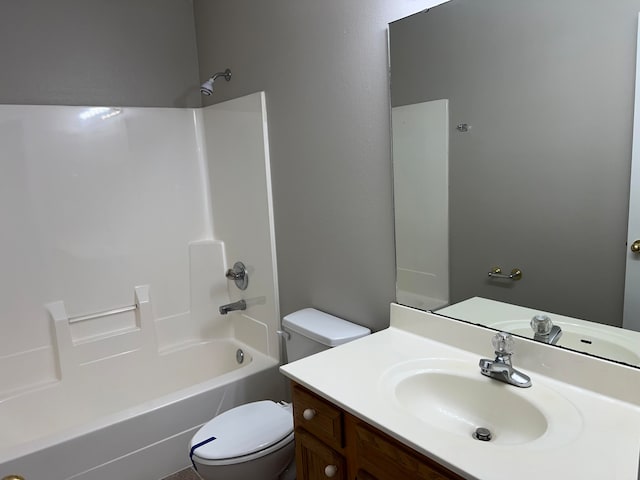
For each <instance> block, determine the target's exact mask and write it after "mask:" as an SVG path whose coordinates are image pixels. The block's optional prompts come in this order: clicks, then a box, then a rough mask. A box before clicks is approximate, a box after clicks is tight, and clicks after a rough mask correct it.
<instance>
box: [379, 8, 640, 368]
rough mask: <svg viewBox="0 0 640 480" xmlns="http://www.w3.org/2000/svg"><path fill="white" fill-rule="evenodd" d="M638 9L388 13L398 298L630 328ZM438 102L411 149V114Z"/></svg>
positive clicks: (434, 305)
mask: <svg viewBox="0 0 640 480" xmlns="http://www.w3.org/2000/svg"><path fill="white" fill-rule="evenodd" d="M639 11H640V0H619V1H616V2H608V1H606V0H544V1H540V2H526V1H524V0H451V1H449V2H447V3H444V4H442V5H439V6H437V7H435V8H432V9H430V10H428V11H426V12H422V13H419V14H416V15H413V16H411V17H408V18H405V19H402V20H398V21H397V22H394V23H392V24H390V26H389V35H390V55H391V103H392V107H393V119H392V120H393V148H394V181H395V192H396V236H397V250H398V251H397V260H398V295H397V297H398V302H399V303H402V304H405V305H409V306H414V307H418V308H424V309H437V308H438V307H440V306H442V305H446V304H450V303H457V302H461V301H464V300H467V299H470V298H472V297H483V298H486V299H491V300H494V301H500V302H503V303H507V304H515V305H520V306H523V307H528V308H531V309H535V310H536V311H538V310H539V311H545V312H554V313H556V314H559V315H562V316H565V317H571V318H575V319H582V320H588V321H590V322H595V324H602V325H608V326H613V327H621V326H622V314H623V305H624V282H625V267H626V262H627V261H628V260H629V261H631V262H635V264H637V265H640V258H639V256H637V255H636V256H635V257H634V255H633V254H631V253H630V252H629V250H628V248H627V245H626V243H627V222H628V213H629V181H630V170H631V157H632V133H633V114H634V111H633V107H634V82H635V69H636V46H637V25H638V12H639ZM434 102H441V103H442V102H444V104H445V109H444V112H443V113H442V112H441V114H440V116H437V115H436V116H429V114H426V115H427V117H428V118H427V119H426V120H425V119H424V118H422V120H421V121H423V122H424V123H422V124H420V125H419V126H418V127H416V126H415V125H411V126H410V127H411V128H409V130H410V131H413V136H412V137H411V138H412V141H413V146H412V147H411V148H409V149H408V151H409V152H412V153H411V154H410V155H409V156H407V155H406V151H407V149H406V148H405V144H404V143H403V141H404V139H406V131H407V126H408V124H407V123H406V122H407V121H408V120H407V118H408V115H407V110H410V109H416V108H423V107H424V108H426V110H427V111H432V110H433V109H434V107H435V105H436V103H434ZM429 122H436V125H437V127H436V128H435V131H438V132H440V134H439V135H440V137H438V136H437V135H436V138H435V139H431V140H429V141H433V142H435V145H441V144H442V139H443V138H444V139H445V142H444V143H445V147H444V148H445V150H446V152H445V155H444V157H442V155H441V153H442V152H441V150H442V148H440V150H438V149H437V148H436V149H434V148H432V147H431V146H429V145H431V144H428V143H427V140H426V139H427V138H431V137H432V136H433V135H432V133H433V132H434V128H432V127H430V126H429V125H433V123H429ZM421 131H422V132H423V133H422V134H421V133H420V132H421ZM416 132H417V133H416ZM427 132H429V133H428V134H427ZM443 135H444V137H442V136H443ZM421 138H422V140H424V142H423V141H422V140H421ZM420 148H422V155H420V154H419V153H416V150H415V149H418V150H419V149H420ZM412 149H413V150H412ZM434 151H437V152H438V153H436V154H435V155H434V154H433V152H434ZM399 152H402V154H401V155H400V154H399ZM407 158H412V160H407ZM420 158H422V159H425V158H426V159H427V163H426V164H421V165H420V167H416V166H415V165H414V166H411V162H413V161H416V159H420ZM443 158H444V159H443ZM403 159H404V160H403ZM403 162H405V163H403ZM434 163H435V164H436V168H437V170H436V171H432V170H431V167H428V166H425V165H432V164H434ZM432 173H433V175H432ZM421 175H422V176H421ZM434 177H435V178H438V179H439V182H440V183H439V185H440V186H442V185H446V183H447V182H448V183H449V189H448V195H446V191H445V193H442V192H438V191H437V189H438V187H435V190H436V191H434V190H433V188H434V187H432V186H431V185H429V184H428V182H432V181H433V178H434ZM443 182H444V183H443ZM408 191H410V192H411V195H408V194H407V192H408ZM418 192H421V193H426V194H428V197H421V196H418V195H417V193H418ZM411 197H413V198H411ZM425 198H426V200H425ZM438 208H440V210H438ZM447 210H448V213H447ZM443 212H444V213H443ZM438 215H440V217H438ZM443 215H444V218H445V220H444V226H443V225H442V222H443V220H442V218H443V217H442V216H443ZM425 217H426V218H425ZM446 219H448V222H447V220H446ZM421 222H426V223H421ZM433 222H435V223H433ZM438 222H440V224H438ZM447 223H448V231H447ZM425 231H427V232H430V235H431V236H433V235H434V232H440V233H441V234H442V235H444V239H445V240H444V242H443V240H442V238H440V239H439V240H438V241H436V242H434V241H433V239H432V238H427V240H425V239H424V238H422V237H420V236H419V235H420V234H421V232H425ZM412 235H413V237H412ZM638 235H640V232H638ZM447 238H448V241H447ZM420 246H422V248H423V249H422V250H421V249H420ZM447 250H448V251H447ZM414 252H419V253H418V261H417V262H415V263H413V264H412V260H411V258H412V257H413V256H415V255H414ZM443 258H444V259H446V260H448V268H447V267H446V266H445V268H444V271H443V270H442V269H441V268H440V267H438V266H437V263H438V262H437V260H438V259H440V260H441V261H442V259H443ZM446 260H445V261H446ZM494 267H501V269H502V273H504V274H509V273H510V272H511V271H512V269H514V268H518V269H519V270H521V272H522V278H521V279H520V280H518V281H514V280H509V279H500V278H495V277H494V278H490V277H489V276H488V272H489V271H491V270H492V269H493V268H494ZM439 268H440V269H439ZM434 285H435V286H434ZM425 286H428V287H429V288H426V287H425ZM445 287H446V288H445ZM637 290H638V292H639V293H638V295H640V286H639V287H638V289H637ZM467 320H469V319H467ZM470 320H471V321H473V320H472V319H470ZM614 331H617V329H614ZM572 348H573V347H572ZM605 356H606V355H605Z"/></svg>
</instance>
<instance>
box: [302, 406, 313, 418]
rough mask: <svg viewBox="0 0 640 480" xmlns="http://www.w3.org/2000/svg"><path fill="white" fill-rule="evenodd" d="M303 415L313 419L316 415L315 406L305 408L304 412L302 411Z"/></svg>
mask: <svg viewBox="0 0 640 480" xmlns="http://www.w3.org/2000/svg"><path fill="white" fill-rule="evenodd" d="M302 416H303V417H304V419H305V420H313V417H315V416H316V411H315V410H314V409H313V408H305V410H304V412H302Z"/></svg>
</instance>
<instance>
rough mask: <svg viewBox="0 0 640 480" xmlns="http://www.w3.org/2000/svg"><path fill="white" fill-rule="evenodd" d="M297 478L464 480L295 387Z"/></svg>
mask: <svg viewBox="0 0 640 480" xmlns="http://www.w3.org/2000/svg"><path fill="white" fill-rule="evenodd" d="M293 416H294V426H295V439H296V468H297V480H321V479H324V480H326V479H327V478H332V479H338V480H400V479H402V480H413V479H415V480H464V479H463V477H461V476H459V475H457V474H455V473H453V472H452V471H450V470H448V469H446V468H445V467H443V466H442V465H440V464H438V463H437V462H435V461H433V460H431V459H430V458H427V457H425V456H424V455H422V454H420V453H418V452H416V451H415V450H412V449H411V448H409V447H407V446H406V445H403V444H402V443H400V442H399V441H397V440H395V439H394V438H392V437H390V436H389V435H387V434H385V433H383V432H381V431H379V430H378V429H376V428H375V427H373V426H371V425H369V424H367V423H366V422H363V421H362V420H359V419H358V418H356V417H354V416H353V415H350V414H349V413H347V412H345V411H343V410H342V409H340V408H339V407H337V406H336V405H333V404H332V403H331V402H328V401H327V400H325V399H323V398H321V397H319V396H317V395H315V394H314V393H312V392H310V391H309V390H307V389H305V388H304V387H302V386H300V385H297V384H295V383H294V384H293Z"/></svg>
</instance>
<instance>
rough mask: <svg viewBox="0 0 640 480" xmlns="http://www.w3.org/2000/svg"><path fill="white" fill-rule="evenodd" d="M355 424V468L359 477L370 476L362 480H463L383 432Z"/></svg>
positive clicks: (359, 423)
mask: <svg viewBox="0 0 640 480" xmlns="http://www.w3.org/2000/svg"><path fill="white" fill-rule="evenodd" d="M354 423H355V425H354V427H355V429H354V430H355V444H356V445H355V446H356V462H357V463H356V465H357V467H358V468H360V470H358V475H360V472H363V471H365V470H366V471H365V473H366V474H368V475H369V477H366V476H363V480H365V479H367V478H374V479H377V480H398V479H412V480H463V479H462V477H460V476H458V475H456V474H455V473H453V472H451V471H449V470H447V469H446V468H444V467H443V466H442V465H439V464H438V463H436V462H434V461H433V460H430V459H428V458H426V457H423V456H421V455H419V454H417V453H416V452H414V451H412V450H410V449H408V448H407V447H405V446H403V445H401V444H400V443H399V442H397V441H396V440H394V439H392V438H390V437H389V436H387V435H385V434H384V433H382V432H379V431H377V430H374V429H373V428H371V427H369V426H367V425H365V424H363V423H361V422H358V421H355V422H354ZM369 472H371V473H369ZM358 480H360V477H359V476H358Z"/></svg>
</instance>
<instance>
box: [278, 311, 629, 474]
mask: <svg viewBox="0 0 640 480" xmlns="http://www.w3.org/2000/svg"><path fill="white" fill-rule="evenodd" d="M494 334H495V332H494V331H492V330H489V329H487V328H484V327H480V326H477V325H471V324H467V323H464V322H458V321H451V320H449V319H447V318H445V317H443V316H439V315H436V314H433V313H429V312H424V311H419V310H415V309H413V308H409V307H404V306H400V305H396V304H392V305H391V326H390V327H389V328H388V329H386V330H383V331H380V332H377V333H375V334H372V335H370V336H368V337H364V338H362V339H359V340H356V341H354V342H351V343H348V344H345V345H342V346H340V347H337V348H333V349H330V350H327V351H325V352H321V353H319V354H316V355H313V356H311V357H308V358H305V359H302V360H299V361H297V362H293V363H290V364H288V365H284V366H283V367H281V371H282V372H283V373H284V374H285V375H286V376H287V377H289V378H290V379H291V380H292V396H293V404H294V422H295V429H296V431H295V432H296V463H297V468H298V479H299V480H312V479H321V478H337V479H350V480H352V479H358V480H371V479H377V480H386V479H400V478H402V479H404V478H407V479H413V478H415V479H438V480H440V479H469V480H471V479H477V480H489V479H490V480H501V479H505V480H506V479H512V478H518V479H519V480H527V479H536V480H537V479H540V478H547V479H562V478H572V479H573V478H575V479H578V478H580V479H594V480H595V479H598V480H600V479H607V480H635V479H637V478H638V464H639V453H640V371H638V369H635V368H632V367H629V366H625V365H620V364H616V363H614V362H610V361H607V360H602V359H598V358H593V357H588V356H585V355H583V354H580V353H576V352H571V351H567V350H562V349H558V348H554V347H551V346H549V345H545V344H541V343H539V342H534V341H531V340H527V339H522V338H517V339H515V341H516V343H515V353H514V355H513V358H514V360H513V362H514V366H515V367H516V368H517V369H518V370H520V371H523V372H524V373H526V374H527V375H528V376H529V377H531V382H532V386H531V387H529V388H518V387H516V386H513V385H508V384H506V383H503V382H499V381H496V380H495V379H492V378H488V377H486V376H484V375H482V374H481V372H480V369H479V367H478V362H479V360H480V359H481V358H484V357H487V358H492V357H493V347H492V345H491V338H492V336H493V335H494ZM480 427H482V428H486V429H487V430H489V431H490V435H491V438H490V439H489V440H488V441H486V440H487V439H486V438H484V439H483V438H480V439H478V438H475V437H474V433H475V432H476V430H477V429H478V428H480Z"/></svg>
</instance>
